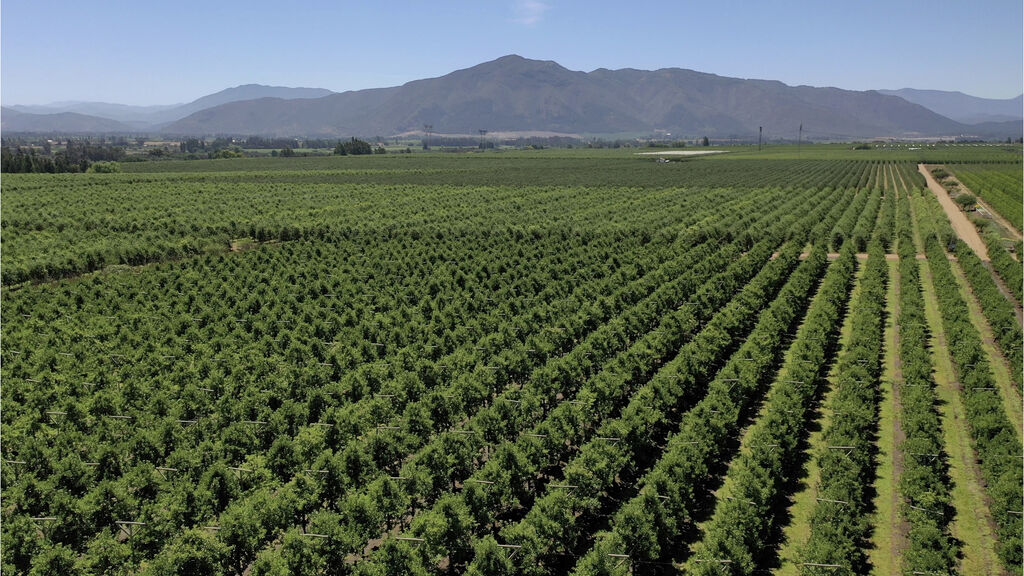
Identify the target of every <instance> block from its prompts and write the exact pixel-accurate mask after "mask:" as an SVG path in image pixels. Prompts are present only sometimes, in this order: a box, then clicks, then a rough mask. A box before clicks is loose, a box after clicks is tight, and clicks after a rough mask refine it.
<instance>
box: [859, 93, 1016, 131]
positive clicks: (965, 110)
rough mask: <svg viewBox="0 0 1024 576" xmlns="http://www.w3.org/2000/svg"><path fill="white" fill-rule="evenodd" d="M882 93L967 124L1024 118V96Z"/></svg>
mask: <svg viewBox="0 0 1024 576" xmlns="http://www.w3.org/2000/svg"><path fill="white" fill-rule="evenodd" d="M878 92H880V93H882V94H888V95H890V96H899V97H900V98H903V99H904V100H906V101H907V102H913V103H914V104H920V105H921V106H924V107H925V108H927V109H929V110H931V111H933V112H936V113H938V114H942V115H943V116H946V117H947V118H951V119H953V120H956V121H957V122H962V123H964V124H981V123H983V122H1006V121H1011V120H1020V119H1022V118H1024V94H1022V95H1020V96H1017V97H1016V98H1006V99H994V98H978V97H977V96H970V95H968V94H964V93H963V92H946V91H942V90H915V89H914V88H903V89H900V90H879V91H878Z"/></svg>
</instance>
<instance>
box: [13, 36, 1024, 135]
mask: <svg viewBox="0 0 1024 576" xmlns="http://www.w3.org/2000/svg"><path fill="white" fill-rule="evenodd" d="M273 90H308V89H278V88H271V87H266V86H255V85H250V86H241V87H238V88H231V89H228V90H225V91H223V92H219V93H218V94H214V95H211V96H207V97H205V98H200V99H199V100H196V101H195V102H192V103H190V104H186V105H183V106H177V107H173V108H167V109H162V110H153V111H150V112H147V113H149V114H152V115H154V116H151V118H153V117H156V116H159V117H161V118H166V117H169V116H168V115H175V114H181V113H182V112H189V114H187V115H182V116H178V119H176V120H173V121H169V122H168V123H166V124H158V125H156V126H157V128H158V129H159V131H161V132H162V133H164V134H166V135H170V136H213V135H261V136H300V137H301V136H307V137H309V136H313V137H317V136H318V137H330V138H336V137H337V138H343V137H348V136H363V137H374V136H384V137H387V136H392V135H397V134H410V133H412V134H418V133H422V131H423V130H424V126H425V125H430V126H432V131H433V132H435V133H438V134H477V131H478V130H488V131H491V132H504V133H509V132H546V133H558V134H566V135H583V134H592V135H612V134H652V133H661V134H666V135H670V136H668V137H670V138H675V137H678V138H692V137H698V136H704V135H706V136H709V137H713V138H730V137H732V138H740V139H756V138H757V134H758V128H759V127H763V130H764V136H765V138H767V139H790V140H795V139H796V138H797V137H798V134H799V127H800V126H801V125H802V126H803V133H802V135H803V137H804V138H805V139H816V140H825V139H830V140H841V139H854V138H873V137H956V136H975V137H987V138H992V137H996V138H1005V137H1007V136H1012V137H1015V138H1016V137H1020V135H1021V133H1022V131H1024V125H1022V122H1021V121H1020V120H1019V118H1004V117H1003V116H1004V112H1003V111H1002V108H1000V109H999V111H996V112H992V113H991V116H992V118H991V119H995V120H999V121H998V122H991V121H990V122H987V123H984V124H974V125H969V124H966V123H964V122H960V121H956V120H954V119H951V118H949V117H946V116H945V115H942V114H939V113H937V112H936V111H934V110H932V109H929V108H928V107H927V106H923V105H921V104H919V103H913V102H910V101H908V100H907V99H905V98H903V97H899V96H894V95H888V94H883V93H880V92H877V91H866V92H858V91H851V90H840V89H838V88H814V87H810V86H787V85H785V84H783V83H781V82H777V81H771V80H745V79H739V78H727V77H722V76H716V75H714V74H706V73H702V72H695V71H692V70H685V69H680V68H666V69H661V70H655V71H644V70H634V69H623V70H607V69H604V68H602V69H598V70H594V71H593V72H577V71H572V70H568V69H566V68H564V67H562V66H560V65H559V64H557V63H555V62H551V61H540V60H529V59H526V58H522V57H520V56H514V55H513V56H505V57H502V58H499V59H497V60H494V61H491V62H486V63H483V64H479V65H477V66H473V67H472V68H467V69H464V70H458V71H455V72H452V73H450V74H447V75H445V76H441V77H439V78H429V79H424V80H416V81H413V82H409V83H406V84H404V85H402V86H396V87H391V88H376V89H370V90H359V91H349V92H343V93H331V92H329V91H326V90H322V91H317V92H312V93H307V92H291V91H288V92H273ZM968 98H969V97H968ZM5 116H6V111H5ZM122 119H123V120H124V121H125V122H132V123H133V124H134V123H138V122H142V120H139V119H138V117H136V118H128V117H127V116H123V117H122ZM1002 120H1009V121H1008V122H1004V121H1002ZM134 125H135V126H139V125H138V124H134ZM150 126H154V124H150ZM3 128H4V129H5V130H8V129H9V128H8V126H7V123H6V118H5V119H4V126H3ZM137 129H138V128H137Z"/></svg>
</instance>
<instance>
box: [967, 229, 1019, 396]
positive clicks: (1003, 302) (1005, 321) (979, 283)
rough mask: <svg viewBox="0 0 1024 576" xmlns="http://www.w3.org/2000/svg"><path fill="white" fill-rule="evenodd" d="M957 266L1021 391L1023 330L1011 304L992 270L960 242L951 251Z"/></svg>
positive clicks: (1011, 375)
mask: <svg viewBox="0 0 1024 576" xmlns="http://www.w3.org/2000/svg"><path fill="white" fill-rule="evenodd" d="M954 253H955V254H956V257H957V262H959V266H960V267H961V268H962V269H963V271H964V275H965V276H967V281H968V282H969V284H970V286H971V291H972V292H973V293H974V296H975V297H976V298H977V299H978V303H979V304H980V305H981V311H982V313H983V314H984V315H985V319H986V320H988V323H989V326H991V327H992V332H993V333H994V335H995V338H996V343H997V344H998V346H999V349H1000V351H1001V352H1002V353H1003V356H1004V357H1005V358H1006V362H1007V364H1009V367H1010V377H1011V378H1012V379H1013V381H1014V383H1015V384H1016V385H1017V389H1018V390H1021V389H1022V388H1021V367H1022V366H1024V350H1022V348H1021V343H1022V342H1024V333H1022V332H1021V325H1020V323H1019V322H1018V321H1017V314H1016V312H1015V311H1014V306H1013V304H1012V303H1011V302H1010V301H1009V300H1007V299H1006V296H1003V293H1002V292H1001V291H1000V290H999V287H998V286H996V283H995V280H993V279H992V273H991V272H990V271H989V269H988V268H986V267H985V265H984V264H983V263H982V261H981V259H980V258H978V255H977V254H975V253H974V250H972V249H971V248H970V247H969V246H967V245H966V244H964V243H963V242H958V243H957V245H956V249H955V251H954Z"/></svg>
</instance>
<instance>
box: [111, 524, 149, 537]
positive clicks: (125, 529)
mask: <svg viewBox="0 0 1024 576" xmlns="http://www.w3.org/2000/svg"><path fill="white" fill-rule="evenodd" d="M114 524H117V526H118V528H119V529H120V532H121V533H122V534H124V535H125V538H127V539H129V540H130V539H131V538H132V536H135V534H136V532H138V530H139V527H141V526H145V525H146V523H145V522H130V521H128V520H115V521H114Z"/></svg>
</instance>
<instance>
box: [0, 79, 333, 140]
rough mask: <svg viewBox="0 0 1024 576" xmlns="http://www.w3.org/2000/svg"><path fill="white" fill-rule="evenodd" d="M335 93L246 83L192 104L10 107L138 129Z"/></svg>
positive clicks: (75, 104) (86, 103)
mask: <svg viewBox="0 0 1024 576" xmlns="http://www.w3.org/2000/svg"><path fill="white" fill-rule="evenodd" d="M329 94H334V92H331V91H330V90H327V89H325V88H289V87H286V86H264V85H262V84H245V85H243V86H236V87H234V88H227V89H225V90H221V91H220V92H216V93H214V94H209V95H207V96H203V97H202V98H199V99H196V100H193V101H192V102H189V103H188V104H167V105H157V106H130V105H127V104H111V103H109V102H54V103H52V104H47V105H43V106H22V105H14V106H9V108H11V109H13V110H17V111H18V112H25V113H30V114H57V113H61V112H76V113H78V114H87V115H90V116H99V117H101V118H109V119H111V120H117V121H118V122H124V123H127V124H129V125H130V126H131V128H132V129H136V130H147V129H153V128H154V127H157V126H159V125H161V124H166V123H167V122H173V121H175V120H180V119H181V118H184V117H186V116H188V115H190V114H194V113H196V112H198V111H200V110H204V109H206V108H211V107H213V106H219V105H221V104H227V103H228V102H237V101H241V100H252V99H256V98H268V97H270V98H281V99H285V100H287V99H292V98H320V97H323V96H327V95H329Z"/></svg>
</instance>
